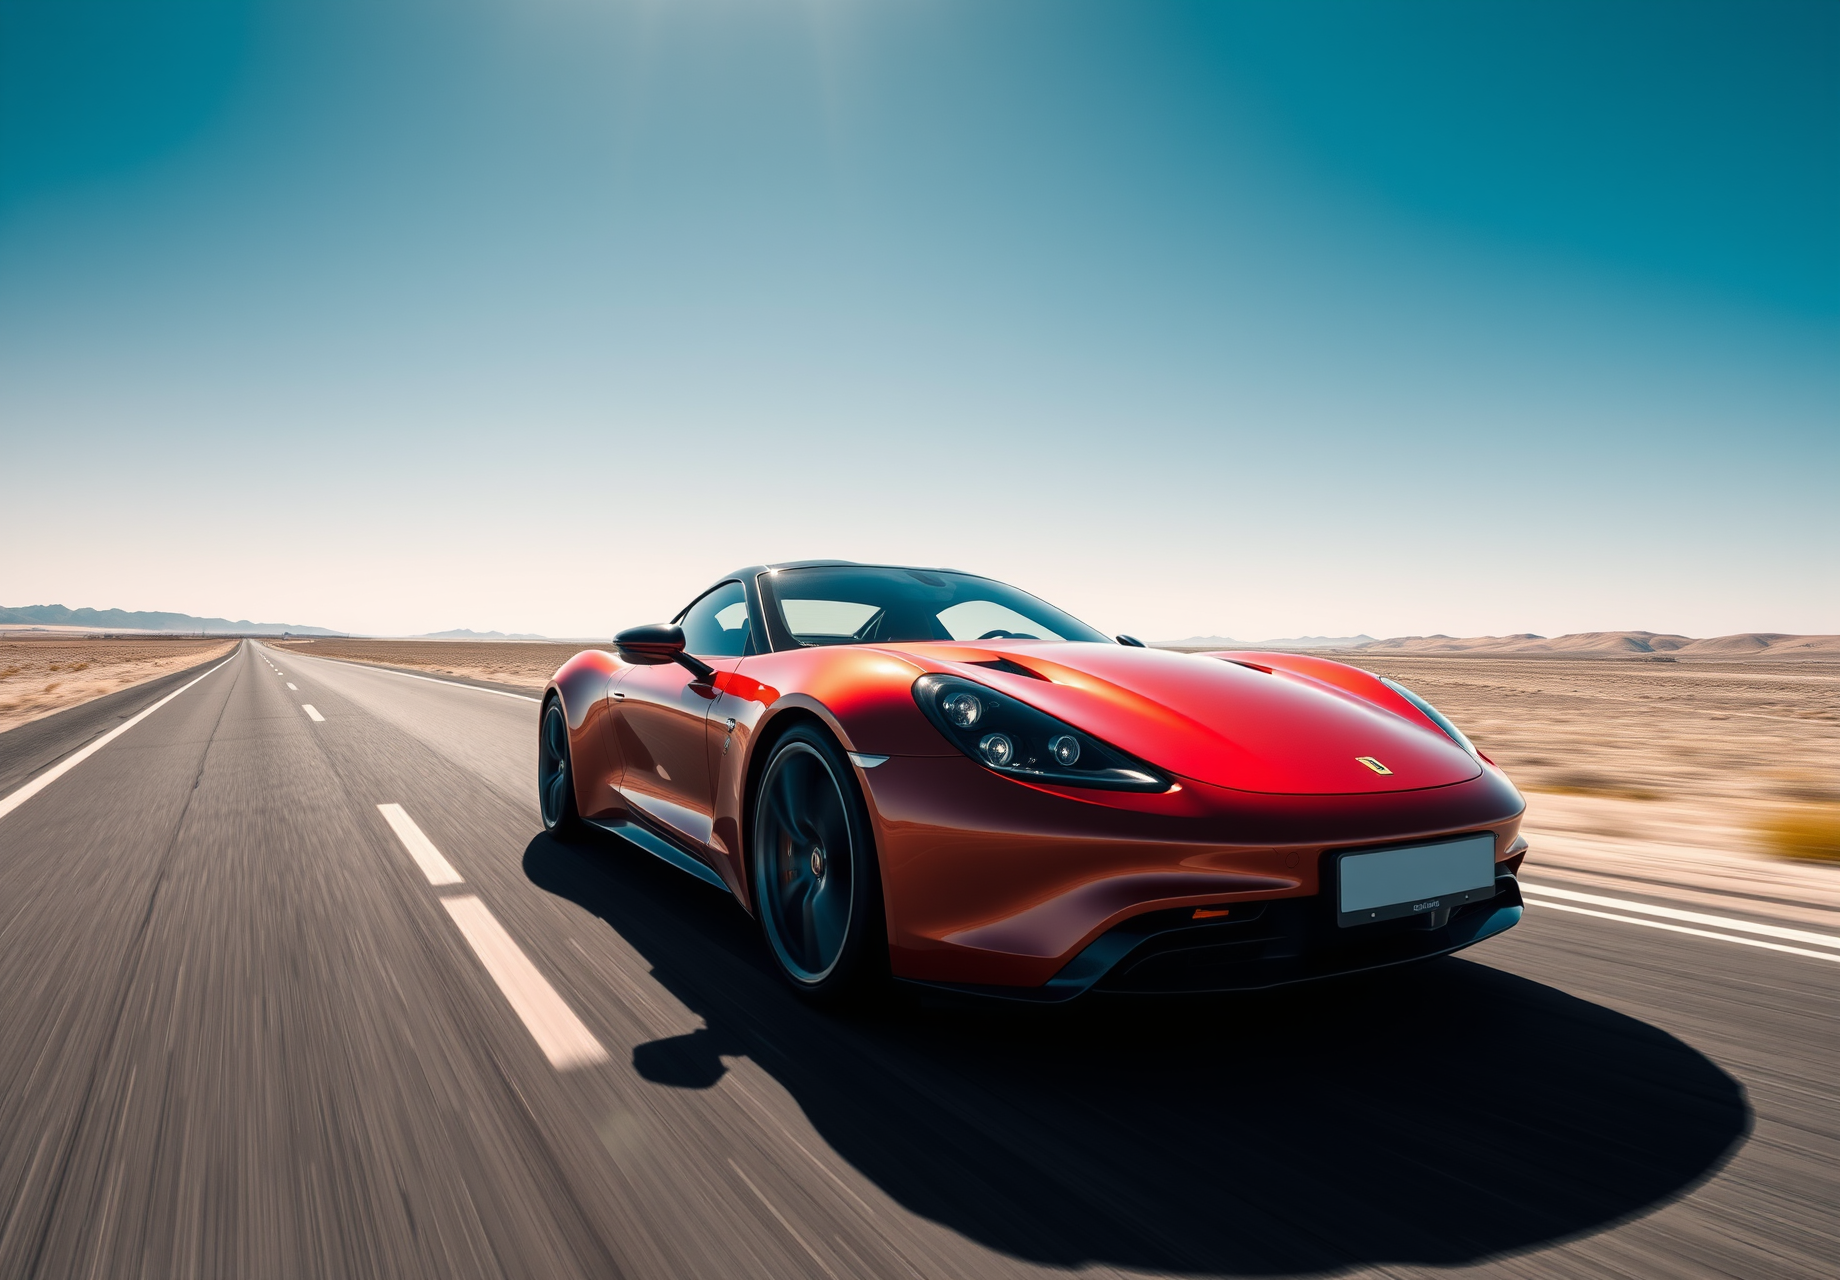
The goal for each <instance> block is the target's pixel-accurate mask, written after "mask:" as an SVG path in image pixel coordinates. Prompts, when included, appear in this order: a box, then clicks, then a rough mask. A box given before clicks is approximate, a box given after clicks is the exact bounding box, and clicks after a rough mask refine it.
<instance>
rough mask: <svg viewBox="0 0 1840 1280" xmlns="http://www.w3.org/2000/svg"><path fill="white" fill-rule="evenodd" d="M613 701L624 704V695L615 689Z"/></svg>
mask: <svg viewBox="0 0 1840 1280" xmlns="http://www.w3.org/2000/svg"><path fill="white" fill-rule="evenodd" d="M613 700H614V701H615V702H624V701H626V695H625V694H623V693H621V692H620V691H619V690H618V689H615V690H614V691H613Z"/></svg>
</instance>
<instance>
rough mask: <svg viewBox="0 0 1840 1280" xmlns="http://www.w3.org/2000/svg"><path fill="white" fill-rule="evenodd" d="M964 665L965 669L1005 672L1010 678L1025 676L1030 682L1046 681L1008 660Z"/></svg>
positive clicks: (1037, 673)
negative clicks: (978, 668)
mask: <svg viewBox="0 0 1840 1280" xmlns="http://www.w3.org/2000/svg"><path fill="white" fill-rule="evenodd" d="M965 665H966V666H967V667H988V668H989V669H990V670H992V671H1007V672H1008V673H1009V674H1010V675H1012V676H1027V677H1028V678H1029V679H1031V680H1047V679H1048V677H1046V676H1044V675H1043V674H1042V673H1041V672H1039V671H1031V670H1030V669H1029V668H1027V667H1025V666H1023V665H1022V664H1021V663H1020V662H1011V661H1010V660H1009V659H1008V658H988V659H985V660H983V661H979V662H967V663H966V664H965ZM1049 683H1052V681H1050V682H1049Z"/></svg>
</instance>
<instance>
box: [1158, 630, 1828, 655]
mask: <svg viewBox="0 0 1840 1280" xmlns="http://www.w3.org/2000/svg"><path fill="white" fill-rule="evenodd" d="M1157 647H1158V648H1160V649H1187V650H1190V651H1193V650H1198V649H1340V650H1359V651H1361V652H1363V653H1398V654H1438V653H1473V654H1510V655H1518V654H1525V655H1527V656H1537V655H1540V654H1555V655H1572V656H1577V657H1593V656H1603V657H1614V656H1616V655H1619V654H1628V655H1637V654H1649V655H1653V656H1657V657H1674V656H1679V657H1686V658H1756V657H1768V658H1840V636H1798V635H1787V634H1784V633H1783V632H1779V631H1746V632H1742V633H1740V634H1738V635H1730V636H1712V637H1710V638H1708V639H1703V640H1696V639H1694V638H1693V637H1692V636H1676V635H1661V634H1657V633H1655V632H1653V631H1580V632H1577V633H1575V634H1573V635H1566V636H1552V637H1547V636H1536V635H1534V634H1533V633H1531V632H1523V633H1521V634H1520V635H1512V636H1468V637H1458V636H1443V635H1437V636H1395V637H1393V638H1392V639H1390V640H1375V639H1374V638H1373V637H1372V636H1352V637H1349V638H1347V639H1342V640H1326V639H1323V638H1322V637H1320V636H1304V637H1300V638H1298V639H1295V640H1261V641H1258V642H1257V643H1247V642H1243V641H1237V640H1227V639H1224V638H1222V637H1219V636H1206V637H1197V638H1195V639H1192V640H1171V641H1166V642H1163V643H1159V644H1158V645H1157Z"/></svg>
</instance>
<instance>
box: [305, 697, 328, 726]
mask: <svg viewBox="0 0 1840 1280" xmlns="http://www.w3.org/2000/svg"><path fill="white" fill-rule="evenodd" d="M300 709H301V710H302V711H304V712H306V713H307V719H309V720H312V721H314V722H316V723H320V724H324V723H325V720H326V717H325V716H322V715H321V714H320V713H319V711H318V710H317V709H316V708H315V707H314V705H313V704H312V703H311V702H303V703H301V704H300Z"/></svg>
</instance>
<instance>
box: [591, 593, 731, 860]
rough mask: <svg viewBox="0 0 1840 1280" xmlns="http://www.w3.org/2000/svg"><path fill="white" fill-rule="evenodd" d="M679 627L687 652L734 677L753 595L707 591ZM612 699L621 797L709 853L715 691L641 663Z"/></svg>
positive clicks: (674, 667) (671, 665)
mask: <svg viewBox="0 0 1840 1280" xmlns="http://www.w3.org/2000/svg"><path fill="white" fill-rule="evenodd" d="M679 625H681V626H682V627H683V629H684V650H685V652H687V653H689V654H692V655H693V656H695V657H698V658H701V659H702V660H703V661H704V662H705V663H707V664H708V665H709V666H711V667H713V668H714V669H715V670H717V671H733V670H734V669H735V667H736V666H737V665H738V664H739V663H740V661H741V656H742V654H743V653H745V652H746V650H747V642H748V613H747V592H746V589H745V588H744V587H743V586H742V585H741V583H739V582H725V583H723V584H722V585H721V586H718V587H716V588H715V589H713V590H711V591H709V592H706V593H705V594H704V595H703V596H701V597H700V598H699V599H698V600H697V601H696V602H695V603H694V604H692V605H691V606H690V607H689V608H688V609H687V610H685V611H684V613H683V615H682V616H681V618H680V620H679ZM612 696H613V700H614V704H615V707H616V715H615V721H614V724H615V729H616V732H617V733H618V735H619V740H620V755H621V757H622V764H623V768H622V772H621V775H620V795H621V797H622V798H623V799H624V800H625V801H626V803H627V805H628V806H629V807H630V808H631V809H633V810H635V811H636V812H637V813H638V814H639V815H640V816H641V817H643V818H645V819H648V820H650V821H651V822H652V823H653V824H654V825H657V826H662V827H664V828H667V829H668V830H669V831H671V832H673V833H675V834H677V835H679V836H682V837H683V838H685V839H687V840H689V841H690V842H692V843H693V844H694V845H695V846H696V847H697V848H699V849H706V848H708V846H709V843H710V826H711V820H712V817H713V812H714V808H715V779H714V776H713V775H712V773H711V771H710V762H709V750H708V742H707V733H708V729H707V724H708V719H709V712H710V708H711V706H712V705H714V703H715V700H716V697H717V694H716V689H715V686H714V685H713V684H711V683H710V682H709V681H707V680H704V679H699V678H698V677H697V676H696V675H695V674H694V673H692V672H691V671H689V670H688V669H686V668H685V667H683V666H682V665H681V664H679V663H676V662H659V663H639V664H635V665H633V666H632V667H630V668H629V669H628V670H627V673H626V676H625V678H624V679H622V680H621V681H620V682H619V684H618V685H617V686H616V687H615V688H614V690H613V695H612Z"/></svg>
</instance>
